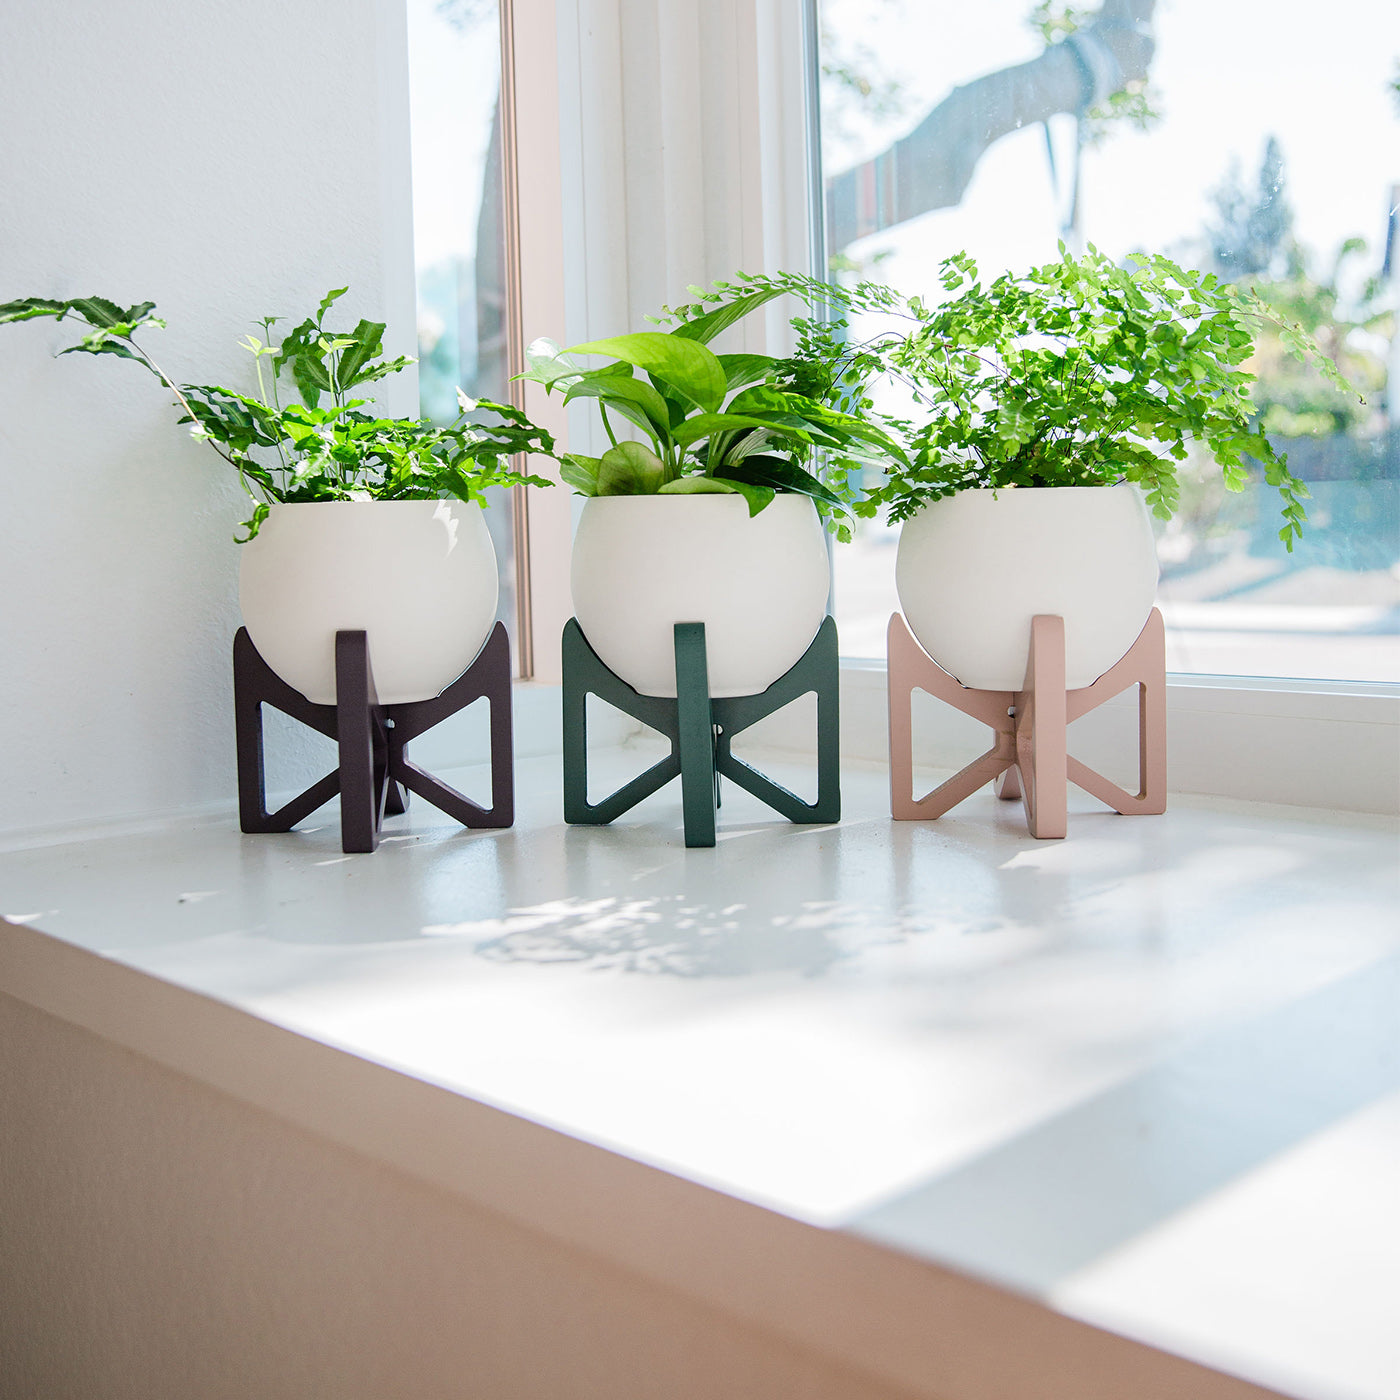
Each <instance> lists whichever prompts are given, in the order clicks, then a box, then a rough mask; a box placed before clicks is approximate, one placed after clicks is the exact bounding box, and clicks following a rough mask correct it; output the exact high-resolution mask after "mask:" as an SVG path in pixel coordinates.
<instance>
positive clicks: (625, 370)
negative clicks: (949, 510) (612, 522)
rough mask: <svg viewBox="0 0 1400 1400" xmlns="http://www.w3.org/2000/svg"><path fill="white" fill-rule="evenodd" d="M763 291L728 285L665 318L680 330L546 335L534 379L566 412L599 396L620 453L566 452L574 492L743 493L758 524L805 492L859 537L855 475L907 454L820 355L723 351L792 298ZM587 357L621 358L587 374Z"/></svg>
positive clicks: (832, 521)
mask: <svg viewBox="0 0 1400 1400" xmlns="http://www.w3.org/2000/svg"><path fill="white" fill-rule="evenodd" d="M741 276H742V274H741ZM759 282H760V279H754V285H753V286H752V287H750V286H748V285H747V279H746V280H745V282H744V283H741V284H729V283H724V284H720V285H722V286H724V287H725V288H726V289H727V291H726V293H725V295H724V296H723V298H722V304H720V305H718V306H714V307H710V308H706V307H704V306H701V305H693V306H688V307H681V308H678V309H676V310H670V309H668V310H667V311H666V314H665V317H664V320H665V321H666V322H674V323H675V324H674V327H673V328H672V329H669V330H655V331H640V332H637V333H634V334H631V335H619V336H611V337H608V338H606V339H603V340H593V341H588V342H586V343H585V344H581V345H575V346H572V347H570V348H569V349H567V350H562V351H561V350H559V349H558V347H557V346H555V345H554V344H553V343H552V342H550V341H544V340H541V341H536V342H535V343H534V344H533V345H531V346H530V349H529V352H528V357H529V361H530V368H529V369H528V370H527V371H526V372H525V374H524V375H523V376H522V377H523V378H525V379H530V380H534V381H536V382H538V383H541V384H543V385H544V386H545V388H546V390H548V391H550V392H553V391H556V390H558V391H560V392H561V393H562V394H563V396H564V402H565V403H570V402H573V401H575V400H577V399H584V398H587V399H592V400H594V401H595V402H596V403H597V405H598V411H599V414H600V417H601V420H602V424H603V428H604V431H605V432H606V433H607V436H608V440H609V442H610V443H611V444H612V445H611V446H610V447H609V448H608V449H607V451H605V452H604V453H603V454H602V456H600V457H589V456H585V455H583V454H581V453H574V452H566V453H563V454H561V455H560V458H559V461H560V468H561V470H560V474H561V476H562V477H563V479H564V480H565V481H566V482H568V484H569V485H571V486H572V487H573V488H574V489H575V490H576V491H578V492H579V493H580V494H581V495H584V496H633V495H663V496H671V495H676V496H679V495H698V494H733V495H739V496H742V497H743V498H744V499H745V500H746V501H747V502H748V507H749V513H750V515H757V514H758V513H759V512H760V511H761V510H763V509H764V508H765V507H766V506H767V505H768V504H769V503H770V502H771V501H772V500H773V498H774V496H775V495H776V494H778V493H780V492H793V493H797V494H800V495H805V496H808V497H810V498H811V499H812V500H813V501H814V502H815V503H816V506H817V509H818V511H819V512H820V513H821V515H822V516H823V518H824V519H825V520H826V521H827V523H828V525H829V527H830V528H831V529H832V530H833V531H834V532H835V533H836V534H838V535H839V536H841V537H842V538H849V536H850V525H849V515H848V513H849V509H850V505H851V499H850V497H849V495H848V493H847V492H846V490H845V480H846V475H847V473H848V472H849V471H850V470H851V469H852V468H853V467H857V466H861V465H864V464H866V463H868V462H870V461H871V460H872V459H876V458H878V459H880V460H881V461H883V460H884V459H885V458H886V457H893V458H895V459H896V460H899V461H901V462H904V461H905V459H904V454H903V450H902V448H901V447H900V445H899V443H898V441H897V440H896V439H894V438H893V437H891V436H890V434H889V433H888V432H887V431H886V430H885V428H884V427H883V425H882V424H881V423H880V422H879V421H878V420H877V419H876V418H874V417H866V416H862V415H861V414H859V413H856V412H852V411H850V405H849V404H843V403H841V402H840V401H839V397H840V396H839V395H838V394H837V393H835V392H833V378H832V374H831V370H830V366H828V365H825V364H823V363H820V362H819V361H818V359H816V358H813V357H807V358H804V357H803V356H801V355H798V356H794V357H788V358H778V357H775V356H771V355H756V354H727V355H726V354H718V355H717V354H715V353H714V352H713V351H712V350H711V349H710V348H709V342H710V341H711V340H713V339H714V338H715V337H716V336H717V335H718V334H719V333H720V332H721V331H723V330H724V329H726V328H727V327H728V326H731V325H733V324H734V323H735V322H736V321H738V320H740V319H741V318H742V317H744V316H746V315H748V314H749V313H750V312H751V311H754V310H756V309H757V308H758V307H760V306H762V305H763V304H764V303H765V302H768V301H771V300H772V299H773V298H774V297H777V296H781V295H782V294H783V293H784V292H787V291H789V290H793V289H794V288H793V287H790V286H789V285H788V284H787V283H785V282H781V281H777V280H774V281H771V282H765V283H763V284H762V285H759ZM822 285H823V284H820V283H816V284H812V285H811V286H809V285H807V284H805V283H803V284H800V287H799V290H800V291H801V293H802V294H804V295H817V294H818V293H816V292H814V291H813V287H817V288H819V287H821V286H822ZM692 290H693V291H694V292H695V293H697V294H699V295H702V296H703V295H704V293H703V292H702V291H701V289H700V288H693V289H692ZM580 355H597V356H605V357H606V358H607V359H608V360H609V362H610V363H608V364H605V365H604V366H602V367H601V368H598V369H588V368H585V367H584V366H583V365H582V364H580V363H579V361H578V359H576V358H575V357H576V356H580ZM614 417H616V418H617V419H619V420H622V421H623V422H625V423H627V424H630V425H631V426H632V427H633V428H635V429H638V430H640V433H641V435H642V436H641V439H640V440H636V439H631V438H621V439H620V438H619V436H618V432H617V427H618V426H619V425H618V424H615V422H614ZM818 454H819V456H818ZM906 465H907V462H906Z"/></svg>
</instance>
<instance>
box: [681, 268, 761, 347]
mask: <svg viewBox="0 0 1400 1400" xmlns="http://www.w3.org/2000/svg"><path fill="white" fill-rule="evenodd" d="M741 275H742V274H741ZM786 290H787V288H786V287H765V288H764V289H763V290H762V291H760V292H748V293H746V294H745V295H743V296H739V297H735V298H734V300H733V301H730V302H726V303H725V304H724V305H723V306H717V307H716V308H715V309H714V310H713V311H707V312H705V314H704V315H703V316H696V317H695V318H694V320H691V321H682V322H681V324H680V325H679V326H677V327H676V329H675V330H674V331H673V332H672V334H673V335H679V336H683V337H685V338H686V339H687V340H697V341H701V342H703V343H706V344H708V342H710V341H711V340H713V339H714V338H715V337H716V336H717V335H718V334H719V333H720V332H721V331H723V330H727V329H728V328H729V327H730V326H732V325H733V324H734V323H735V321H741V320H743V318H744V317H745V316H747V315H748V314H749V312H750V311H756V310H758V308H759V307H760V306H762V305H763V304H764V302H768V301H772V300H773V298H774V297H780V296H782V294H783V293H784V292H785V291H786Z"/></svg>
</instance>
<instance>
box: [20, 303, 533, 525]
mask: <svg viewBox="0 0 1400 1400" xmlns="http://www.w3.org/2000/svg"><path fill="white" fill-rule="evenodd" d="M346 290H347V289H346V288H344V287H340V288H337V289H336V290H334V291H331V292H328V293H327V294H326V295H325V297H323V298H322V300H321V303H320V305H319V306H318V307H317V308H316V312H315V314H314V315H312V316H309V317H308V318H307V319H306V320H304V321H302V322H301V323H300V324H298V325H296V326H295V327H293V329H292V330H290V331H289V332H288V333H287V334H286V335H285V336H283V337H282V339H281V340H280V341H278V340H276V339H275V338H274V335H273V327H274V326H275V325H276V324H277V323H278V318H277V317H275V316H267V317H264V318H263V319H262V320H261V321H258V322H256V324H257V326H258V327H259V328H260V330H261V331H262V335H261V337H259V336H256V335H251V334H250V335H248V336H246V337H245V338H244V340H243V341H242V342H241V344H242V346H243V348H245V349H246V350H247V351H248V352H249V353H250V354H251V355H252V356H253V363H254V366H255V369H256V377H257V386H258V387H257V392H256V393H249V394H244V393H241V392H239V391H238V390H236V389H228V388H225V387H224V386H222V385H217V384H177V383H176V382H175V380H174V379H172V378H171V377H170V376H169V375H168V374H166V372H165V371H164V370H163V369H161V367H160V366H159V365H158V364H157V363H156V362H155V360H154V359H152V358H151V355H150V354H149V352H148V351H147V350H146V348H145V347H144V346H143V345H141V344H139V343H138V342H137V339H136V335H137V333H138V332H139V331H142V330H146V329H152V328H163V327H164V326H165V322H164V321H163V320H161V319H160V318H159V317H157V316H156V315H155V314H154V313H155V303H154V302H149V301H147V302H140V303H138V304H137V305H135V306H126V307H122V306H118V305H116V304H115V303H114V302H111V301H108V300H106V299H105V298H103V297H78V298H75V299H73V300H69V301H55V300H49V299H46V298H42V297H26V298H24V299H23V300H20V301H11V302H6V303H4V304H0V323H3V322H6V321H30V320H34V319H36V318H39V317H51V318H52V319H54V320H57V321H62V320H65V319H67V318H69V317H72V318H73V319H75V320H78V321H80V322H82V323H84V324H86V325H87V326H89V327H90V330H89V331H88V333H87V334H86V335H84V336H83V337H82V339H81V340H80V341H79V342H78V343H77V344H76V345H71V346H69V347H68V349H67V350H64V351H62V352H61V353H63V354H65V355H71V354H74V353H83V354H89V355H116V356H118V357H120V358H122V359H127V360H135V361H136V362H137V363H138V364H140V365H142V366H144V367H145V368H146V369H147V370H149V371H150V372H151V373H152V374H153V375H155V377H156V378H157V379H158V380H160V382H161V383H162V384H163V385H164V386H165V387H166V388H167V389H169V390H170V392H171V393H172V394H174V396H175V402H176V405H177V407H178V408H179V409H180V413H181V416H180V419H179V421H180V422H181V423H188V424H189V425H190V431H191V433H192V435H193V436H194V437H196V438H198V439H200V440H202V441H204V442H207V443H208V444H209V445H210V447H211V448H213V450H214V451H215V452H217V453H218V455H219V456H220V457H222V458H223V459H224V461H226V462H227V463H228V464H229V465H230V466H231V467H233V468H234V470H235V471H236V472H237V473H238V477H239V480H240V482H241V483H242V485H243V488H244V490H245V491H247V493H248V495H249V496H250V497H251V498H252V501H253V510H252V514H251V515H250V517H249V518H248V520H247V521H245V522H244V524H243V526H242V530H243V533H242V535H241V536H235V538H236V539H238V540H239V542H240V543H246V542H247V541H248V540H250V539H252V538H253V537H254V536H255V535H256V534H257V533H258V528H259V526H261V524H262V523H263V521H264V520H266V518H267V515H268V512H269V510H270V508H271V505H272V504H273V503H275V502H301V501H359V500H363V501H369V500H374V501H403V500H424V499H437V498H442V497H450V498H454V499H456V500H461V501H475V502H477V503H478V504H484V495H483V493H484V492H485V491H486V490H487V488H488V487H492V486H518V485H521V484H525V483H528V484H529V485H532V486H548V485H549V484H550V483H549V482H548V481H547V480H546V479H545V478H543V477H535V476H525V475H523V474H522V473H520V472H519V471H517V470H515V469H514V468H513V467H512V466H511V465H509V459H510V458H512V457H513V456H515V455H516V454H518V453H528V452H538V453H544V454H550V455H552V454H553V451H554V440H553V439H552V438H551V437H550V436H549V434H548V433H546V432H544V431H543V430H542V429H540V428H537V427H536V426H535V425H534V424H533V423H531V422H530V420H529V419H528V418H526V416H525V415H524V414H523V413H522V412H521V411H520V410H519V409H517V408H514V407H512V406H511V405H509V404H501V403H492V402H490V401H489V400H486V399H482V400H479V401H477V400H472V399H469V398H467V397H466V396H465V395H464V394H462V393H461V391H460V390H459V391H458V404H459V408H460V412H459V414H458V417H457V419H456V420H455V421H454V422H453V423H450V424H446V425H443V424H437V423H433V422H431V421H429V420H427V419H416V418H383V417H379V416H378V415H376V414H374V413H370V412H365V411H363V410H365V409H366V408H368V407H370V406H372V403H373V401H372V400H371V399H368V398H363V397H354V396H353V391H354V390H356V389H359V388H361V387H362V386H364V385H366V384H372V383H374V382H375V381H377V380H380V379H383V378H385V377H386V376H388V375H391V374H396V373H398V372H399V371H400V370H402V369H405V368H406V367H407V366H408V365H410V364H412V363H413V361H412V360H411V359H409V358H407V357H405V356H398V357H395V358H386V357H385V356H384V330H385V325H384V323H383V322H382V321H367V320H363V319H362V320H360V321H359V322H358V323H357V324H356V326H355V327H354V329H352V330H348V331H333V330H329V329H327V327H326V325H325V318H326V315H327V313H328V312H329V311H330V309H331V307H332V306H333V305H334V304H335V302H336V300H337V299H338V298H340V297H341V296H343V295H344V294H345V292H346ZM284 377H285V378H288V379H290V380H291V383H292V385H293V386H294V391H293V392H289V393H285V394H284V392H283V385H282V380H283V378H284ZM284 399H285V400H286V401H285V402H284Z"/></svg>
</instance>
